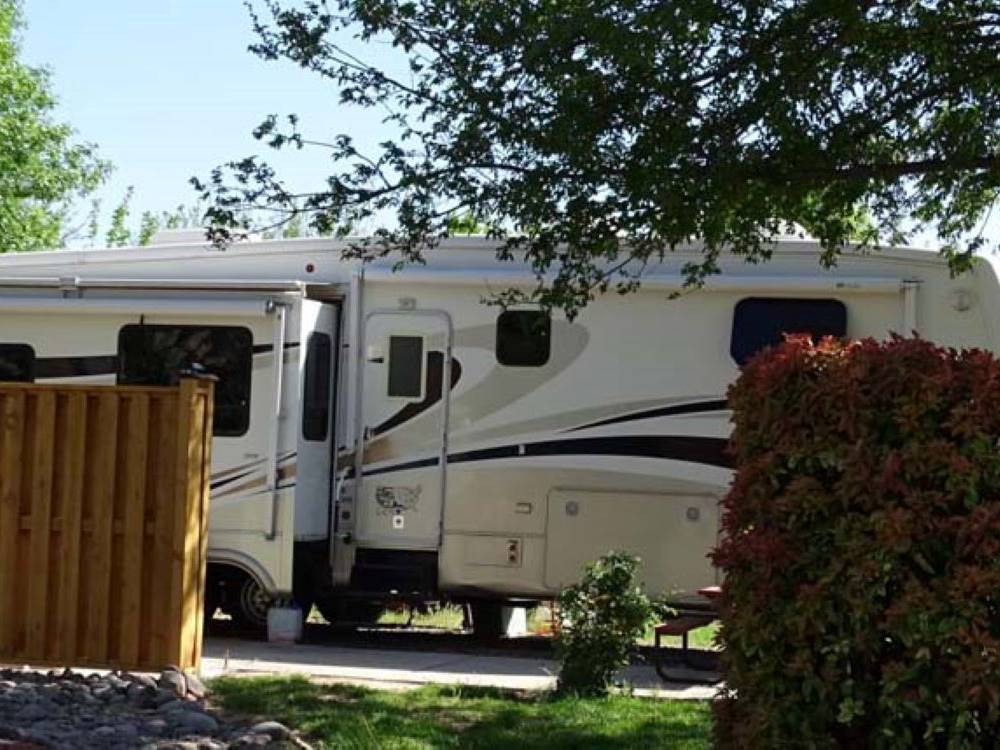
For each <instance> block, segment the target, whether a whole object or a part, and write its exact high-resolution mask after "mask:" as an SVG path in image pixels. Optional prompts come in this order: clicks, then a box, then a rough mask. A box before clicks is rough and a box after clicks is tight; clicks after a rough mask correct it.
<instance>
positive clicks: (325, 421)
mask: <svg viewBox="0 0 1000 750" xmlns="http://www.w3.org/2000/svg"><path fill="white" fill-rule="evenodd" d="M330 362H331V360H330V337H329V336H328V335H327V334H325V333H319V332H313V333H312V334H310V335H309V344H308V347H307V349H306V377H305V384H304V385H303V391H304V392H303V394H302V437H303V438H305V439H306V440H317V441H319V442H323V441H324V440H326V438H327V435H329V433H330V388H331V385H332V382H331V377H332V373H331V371H330Z"/></svg>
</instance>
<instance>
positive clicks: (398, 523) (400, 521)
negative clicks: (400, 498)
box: [392, 515, 406, 529]
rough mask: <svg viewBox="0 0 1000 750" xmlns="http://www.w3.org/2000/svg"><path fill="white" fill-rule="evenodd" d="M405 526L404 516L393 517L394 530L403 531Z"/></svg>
mask: <svg viewBox="0 0 1000 750" xmlns="http://www.w3.org/2000/svg"><path fill="white" fill-rule="evenodd" d="M404 526H406V519H405V518H403V516H400V515H395V516H393V517H392V528H394V529H402V528H403V527H404Z"/></svg>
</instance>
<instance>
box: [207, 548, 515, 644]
mask: <svg viewBox="0 0 1000 750" xmlns="http://www.w3.org/2000/svg"><path fill="white" fill-rule="evenodd" d="M295 571H296V574H295V581H294V591H293V594H292V597H291V598H292V599H293V600H294V602H295V603H296V604H297V605H298V606H299V607H300V608H301V609H302V611H303V613H304V614H305V615H306V616H308V613H309V612H310V611H311V610H312V608H313V606H315V607H316V609H318V610H319V613H320V614H321V615H322V616H323V619H325V620H326V621H327V622H329V623H331V624H337V625H342V624H343V625H355V626H359V625H361V626H363V625H372V624H374V623H375V622H377V621H378V618H379V616H380V615H381V614H382V612H383V611H385V610H386V609H387V608H390V607H395V606H399V605H405V606H407V607H411V608H412V609H414V610H422V609H424V608H426V607H427V606H428V605H431V604H433V603H440V602H441V601H442V600H443V599H445V597H443V596H442V595H441V593H440V592H439V591H438V589H437V553H434V552H424V551H412V550H379V549H359V550H358V554H357V558H356V564H355V567H354V572H353V574H352V576H351V585H350V586H349V587H345V588H335V587H334V586H333V583H332V579H331V576H330V569H329V564H328V553H327V543H326V542H325V541H317V542H298V543H296V549H295ZM447 601H449V602H450V603H452V604H459V605H461V606H463V608H464V609H465V618H464V619H465V627H467V628H468V627H471V629H472V630H473V633H474V635H475V636H476V637H478V638H485V639H493V638H497V637H499V636H500V634H501V618H502V611H501V610H502V607H503V604H504V601H503V600H500V599H486V598H476V597H447ZM274 603H275V600H274V598H273V597H271V596H270V595H269V594H268V593H267V592H266V591H265V589H264V587H263V586H261V584H260V582H259V581H258V580H257V579H256V578H255V577H254V576H253V575H252V574H250V573H248V572H247V571H245V570H243V569H241V568H239V567H237V566H235V565H232V564H227V563H209V565H208V571H207V577H206V587H205V616H206V617H207V618H211V617H212V616H213V615H214V614H215V613H216V611H217V610H219V609H221V610H222V611H223V612H224V613H226V614H228V615H229V616H230V617H232V618H233V621H234V623H235V624H236V625H237V627H239V628H240V629H244V630H250V631H261V630H263V629H264V628H265V627H266V625H267V611H268V609H269V608H270V607H271V606H272V605H273V604H274Z"/></svg>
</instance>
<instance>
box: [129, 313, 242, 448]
mask: <svg viewBox="0 0 1000 750" xmlns="http://www.w3.org/2000/svg"><path fill="white" fill-rule="evenodd" d="M190 369H196V370H204V371H206V372H208V373H210V374H212V375H215V376H216V377H217V378H218V379H219V381H218V382H217V383H216V384H215V429H214V434H215V435H219V436H221V437H237V436H239V435H242V434H244V433H245V432H246V431H247V429H249V427H250V375H251V371H252V369H253V335H252V334H251V333H250V331H249V329H246V328H236V327H230V326H163V325H127V326H124V327H123V328H122V329H121V331H119V333H118V382H119V383H122V384H126V385H175V384H176V383H177V381H178V378H179V375H180V373H182V372H183V371H185V370H190Z"/></svg>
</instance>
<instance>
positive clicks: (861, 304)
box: [0, 239, 1000, 614]
mask: <svg viewBox="0 0 1000 750" xmlns="http://www.w3.org/2000/svg"><path fill="white" fill-rule="evenodd" d="M341 247H342V246H341V245H340V244H339V243H338V242H335V241H331V240H312V239H310V240H290V241H273V242H263V241H262V242H248V243H244V244H239V245H236V246H234V247H232V248H230V249H229V250H227V251H225V252H220V251H218V250H215V249H213V248H210V247H208V246H204V245H163V246H158V247H150V248H135V249H123V250H87V251H58V252H45V253H30V254H22V255H4V256H0V360H2V356H3V346H4V345H23V344H27V345H30V346H31V347H32V348H33V350H34V357H35V359H34V362H33V368H32V374H33V377H34V378H35V379H36V380H39V381H51V382H60V381H79V382H92V383H98V382H107V383H114V382H116V379H118V378H121V377H124V376H128V372H127V371H128V369H129V367H132V365H130V364H129V363H128V362H127V361H126V360H127V358H128V357H129V356H135V355H134V353H132V354H129V353H128V351H124V350H127V348H128V347H129V346H132V347H133V348H134V347H135V346H139V345H138V344H135V343H134V342H136V341H139V342H145V341H149V340H151V339H148V338H144V337H146V336H147V334H148V333H149V332H155V331H160V330H162V331H167V332H168V333H171V332H176V331H182V332H190V331H195V332H197V331H198V330H199V329H201V328H205V329H213V330H217V331H221V333H219V335H220V336H230V333H231V332H235V333H232V336H234V337H235V339H234V340H239V341H240V342H243V344H246V345H247V346H251V347H252V349H251V351H250V353H249V354H248V353H247V350H246V348H245V346H244V347H243V348H242V349H240V350H239V351H240V352H242V353H240V354H238V356H237V355H236V354H234V355H233V360H232V361H233V362H236V361H237V360H239V358H240V357H243V358H245V359H246V368H244V369H248V370H249V381H248V383H245V384H244V385H245V388H244V390H242V391H240V390H239V389H236V390H235V391H234V394H235V395H233V396H232V401H231V403H230V406H229V407H228V408H229V409H230V411H229V412H227V413H228V414H229V415H230V417H231V419H230V421H231V424H230V425H229V426H228V427H227V428H226V430H225V431H226V432H227V434H218V436H217V437H216V440H215V444H214V447H213V459H214V466H213V474H214V476H213V494H212V507H211V536H210V550H209V555H210V561H211V563H212V565H213V570H215V571H216V573H217V574H218V575H220V576H221V578H222V579H225V578H226V575H225V571H233V572H238V574H239V575H241V576H243V578H242V579H241V580H243V581H245V582H246V583H247V584H248V585H247V586H245V587H244V588H245V589H246V590H245V591H241V592H240V596H241V597H242V598H243V599H244V600H246V601H241V606H243V607H244V608H246V609H248V610H253V608H254V606H255V602H254V601H249V599H253V597H254V592H253V591H252V590H251V589H253V587H254V586H256V587H257V594H256V597H257V601H256V605H259V606H266V597H265V596H263V594H266V595H270V596H284V595H289V594H291V593H292V592H293V590H294V592H295V595H296V597H297V598H299V599H300V600H304V601H318V600H321V599H323V598H324V597H325V598H326V599H329V596H330V592H331V591H334V592H337V591H339V592H346V593H349V594H351V595H353V596H363V597H371V598H379V597H387V596H426V597H428V598H430V597H436V596H439V595H441V594H443V595H446V596H450V597H453V598H456V599H462V598H466V599H470V600H471V599H479V600H482V599H533V598H544V597H547V596H550V595H552V594H553V593H554V592H556V591H558V590H559V588H560V587H561V586H563V585H565V584H566V583H568V582H570V581H573V580H575V579H576V578H577V577H578V576H579V573H580V569H581V567H582V566H583V565H584V563H586V562H587V561H589V560H592V559H594V558H595V557H597V556H599V555H600V554H602V553H604V552H606V551H608V550H610V549H627V550H630V551H632V552H635V553H637V554H639V555H640V556H641V557H642V558H643V561H644V568H643V571H644V576H645V580H646V585H647V587H648V588H649V589H650V590H654V591H663V590H671V591H675V592H679V594H680V595H684V594H686V593H690V592H692V591H694V590H696V589H697V588H698V587H700V586H704V585H708V584H712V583H715V582H716V581H717V578H716V573H715V571H714V570H713V568H712V566H711V564H710V562H709V560H708V558H707V555H708V553H709V551H710V550H711V548H712V547H713V545H714V544H715V541H716V536H717V533H718V525H719V512H718V503H719V499H720V498H721V496H722V495H723V494H724V492H725V491H726V487H727V484H728V482H729V479H730V476H731V470H730V467H729V460H728V457H727V455H726V453H725V442H726V439H727V436H728V433H729V429H730V426H729V415H728V412H727V411H726V404H725V393H726V388H727V386H728V385H729V383H730V382H732V380H733V379H734V378H735V377H736V375H737V372H738V366H737V363H736V362H735V361H734V359H733V356H732V352H733V351H734V347H735V346H737V344H738V342H735V341H734V339H733V337H734V316H736V314H737V313H736V310H737V306H738V305H739V304H740V303H741V301H744V300H748V299H749V300H764V301H765V302H766V301H768V300H789V299H790V300H813V301H820V302H823V303H830V301H836V306H837V307H838V309H842V310H844V311H846V333H847V335H848V336H850V337H862V336H875V337H885V336H886V335H888V334H889V333H890V332H893V331H895V332H901V333H908V332H911V331H917V332H919V333H920V335H922V336H924V337H926V338H929V339H932V340H934V341H938V342H941V343H945V344H948V345H952V346H978V347H985V348H988V349H992V350H996V349H997V348H998V344H1000V338H998V334H997V331H996V330H995V328H996V322H997V321H998V320H1000V310H998V309H997V308H998V294H997V292H998V289H997V277H996V273H995V271H994V268H993V266H992V265H991V263H990V262H984V263H982V264H981V265H980V266H979V268H978V270H977V271H976V272H975V273H974V274H970V275H968V276H963V277H959V278H956V279H952V278H951V277H950V275H949V273H948V269H947V267H946V266H945V265H944V264H943V263H942V262H941V260H940V259H939V258H938V257H937V256H936V255H934V254H933V253H929V252H925V251H916V250H892V251H885V252H883V253H879V254H874V255H869V256H861V255H850V256H847V257H845V258H844V259H843V260H842V261H841V262H840V264H839V266H838V268H836V269H835V270H832V271H824V270H821V269H820V267H819V265H818V263H817V255H818V250H817V248H816V246H815V245H814V244H812V243H808V242H798V241H789V242H781V243H779V244H778V246H777V248H776V251H775V254H774V258H773V260H772V261H771V262H770V263H767V264H764V265H759V266H751V265H745V264H743V263H741V262H739V261H738V260H736V259H728V260H726V261H725V262H724V264H723V265H724V268H723V273H722V274H721V275H720V276H718V277H715V278H713V279H711V280H710V281H709V283H708V286H707V288H706V289H703V290H700V291H696V292H690V293H684V294H681V295H680V296H679V297H677V298H672V295H671V292H675V291H678V290H680V289H681V286H680V283H681V278H680V268H681V267H682V266H683V264H684V263H685V262H686V261H687V260H690V259H691V258H692V257H693V256H692V255H691V253H694V252H696V248H692V249H691V250H689V251H685V252H678V253H676V254H675V255H674V256H671V257H670V258H669V259H668V260H667V262H665V263H664V264H662V265H661V266H659V267H656V268H652V269H650V271H649V272H648V273H647V275H646V280H645V283H644V286H643V288H642V290H641V291H639V292H638V293H636V294H632V295H629V296H624V297H623V296H618V295H614V294H609V295H606V296H603V297H601V298H599V299H597V300H596V301H594V302H593V303H592V304H591V305H590V306H589V307H588V308H587V309H586V310H584V311H583V312H582V313H581V315H580V316H579V317H578V318H576V319H575V320H573V321H568V320H566V319H565V318H564V317H561V316H560V315H558V314H556V315H554V316H553V318H552V320H551V323H550V329H548V331H547V332H546V333H545V334H539V335H543V336H544V338H545V339H546V340H545V341H544V342H543V343H544V346H543V347H542V348H544V349H545V351H544V352H542V351H540V350H539V351H537V352H532V351H527V352H523V351H522V352H520V353H515V354H516V356H519V357H520V356H524V357H526V358H527V360H526V361H527V363H524V362H514V363H511V362H501V359H503V358H504V357H510V356H514V355H504V354H503V353H502V352H501V353H500V354H501V355H502V356H501V357H499V358H498V316H499V314H500V311H499V310H498V309H497V308H495V307H491V306H487V305H485V304H483V301H482V300H483V298H484V297H485V296H487V295H489V294H490V293H491V292H495V291H498V290H500V289H503V288H506V287H508V286H510V285H512V284H513V285H526V284H531V283H532V277H531V276H530V274H529V273H528V271H527V269H526V268H524V267H522V266H519V265H516V264H501V263H498V262H497V261H496V260H495V259H494V257H493V251H492V246H491V245H490V244H489V243H487V242H485V241H481V240H477V239H470V240H467V241H453V242H450V243H446V245H445V246H443V247H441V248H439V249H438V250H436V251H434V252H433V253H432V255H431V257H430V260H429V263H428V265H426V266H422V267H412V268H408V269H406V270H404V271H402V272H401V273H393V272H392V271H391V270H390V267H391V262H390V261H387V262H386V263H384V264H369V265H367V266H365V267H364V268H362V267H361V266H360V265H355V264H353V263H348V262H345V261H343V260H341V257H340V250H341ZM831 304H833V303H831ZM126 329H127V330H126ZM314 334H322V335H321V336H319V337H318V338H317V337H315V336H314ZM532 335H534V334H532ZM248 336H249V337H248ZM324 336H325V337H327V339H326V343H327V344H329V351H330V353H331V356H332V362H331V366H330V367H328V368H325V367H322V366H320V364H318V363H319V362H320V357H321V355H322V352H321V351H320V350H319V349H317V351H318V352H319V354H317V355H316V359H315V360H310V358H309V356H307V352H308V351H309V350H310V347H311V346H312V345H313V342H315V341H317V340H319V339H322V338H323V337H324ZM243 344H241V346H243ZM123 348H124V350H123ZM123 351H124V353H123ZM276 352H281V353H282V356H280V357H277V359H276V357H275V354H276ZM147 354H148V352H147V353H145V354H143V356H147ZM191 356H192V357H193V356H195V355H194V354H191ZM240 361H241V360H240ZM310 362H312V364H310ZM198 364H206V366H207V367H208V369H210V370H211V369H212V366H211V362H208V363H203V362H199V363H198ZM234 366H235V365H234ZM310 368H313V369H310ZM240 373H241V374H240V376H239V377H243V376H244V375H245V374H246V373H245V372H244V370H240ZM241 387H242V386H241ZM324 402H325V405H324ZM324 409H325V410H324ZM228 418H229V417H227V419H228ZM241 420H242V421H241ZM218 424H219V423H218V421H217V427H218ZM230 584H232V580H230ZM261 601H264V602H265V604H264V605H261ZM258 614H259V613H258Z"/></svg>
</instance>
